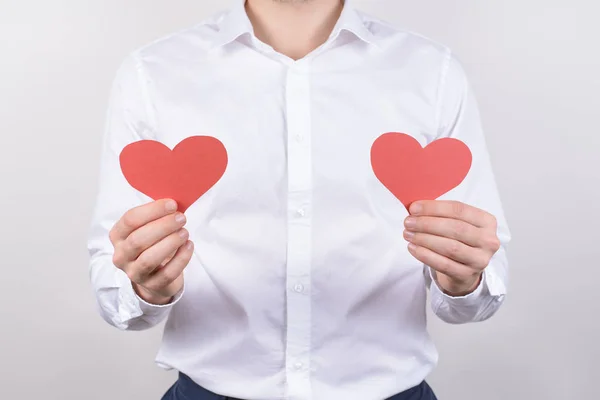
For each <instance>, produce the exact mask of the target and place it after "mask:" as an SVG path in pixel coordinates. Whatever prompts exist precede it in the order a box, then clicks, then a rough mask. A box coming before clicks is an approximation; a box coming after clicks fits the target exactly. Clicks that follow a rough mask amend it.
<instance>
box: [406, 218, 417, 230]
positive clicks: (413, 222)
mask: <svg viewBox="0 0 600 400" xmlns="http://www.w3.org/2000/svg"><path fill="white" fill-rule="evenodd" d="M416 225H417V219H416V218H412V217H408V218H406V220H405V221H404V226H406V227H407V228H414V227H415V226H416Z"/></svg>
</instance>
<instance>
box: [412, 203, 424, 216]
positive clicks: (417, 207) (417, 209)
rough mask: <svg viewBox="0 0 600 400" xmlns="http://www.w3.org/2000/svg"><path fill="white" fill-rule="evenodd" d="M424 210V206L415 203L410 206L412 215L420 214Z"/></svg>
mask: <svg viewBox="0 0 600 400" xmlns="http://www.w3.org/2000/svg"><path fill="white" fill-rule="evenodd" d="M422 210H423V206H422V205H421V204H420V203H413V204H412V205H411V206H410V213H411V214H418V213H420V212H421V211H422Z"/></svg>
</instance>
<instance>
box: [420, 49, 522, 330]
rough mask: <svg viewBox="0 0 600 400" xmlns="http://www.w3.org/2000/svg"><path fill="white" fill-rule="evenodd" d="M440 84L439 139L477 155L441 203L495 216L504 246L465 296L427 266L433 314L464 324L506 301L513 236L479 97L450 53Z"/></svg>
mask: <svg viewBox="0 0 600 400" xmlns="http://www.w3.org/2000/svg"><path fill="white" fill-rule="evenodd" d="M440 81H441V84H440V92H439V103H438V111H437V114H436V118H437V121H438V127H439V130H438V137H439V138H441V137H453V138H456V139H459V140H461V141H463V142H464V143H465V144H466V145H467V146H468V147H469V148H470V149H471V153H472V155H473V162H472V166H471V170H470V171H469V173H468V175H467V177H466V178H465V180H464V181H463V182H462V183H461V184H460V185H459V186H458V187H457V188H455V189H453V190H452V191H450V192H449V193H447V194H446V195H444V196H443V197H442V198H440V199H445V200H458V201H461V202H463V203H465V204H468V205H471V206H474V207H477V208H480V209H482V210H485V211H487V212H489V213H490V214H492V215H494V216H495V217H496V219H497V221H498V228H497V235H498V238H499V240H500V244H501V245H500V249H499V250H498V251H497V252H496V254H495V255H494V256H493V257H492V259H491V261H490V263H489V265H488V267H487V268H486V269H485V270H484V274H483V279H482V280H481V282H480V284H479V286H478V287H477V289H476V290H475V291H474V292H472V293H470V294H468V295H466V296H461V297H452V296H449V295H447V294H445V293H444V292H443V291H442V290H440V288H439V286H438V285H437V283H436V281H435V279H434V278H435V276H434V274H433V273H432V270H431V268H430V267H428V266H426V268H425V278H426V281H427V283H428V285H429V287H430V297H431V307H432V309H433V312H434V313H435V314H436V315H437V316H438V317H439V318H441V319H442V320H444V321H446V322H449V323H453V324H462V323H468V322H477V321H483V320H486V319H488V318H490V317H491V316H492V315H494V314H495V313H496V311H497V310H498V309H499V308H500V306H501V305H502V303H503V302H504V298H505V295H506V291H507V281H508V261H507V256H506V246H507V244H508V243H509V241H510V239H511V234H510V231H509V229H508V226H507V222H506V220H505V217H504V211H503V208H502V204H501V200H500V196H499V194H498V190H497V187H496V181H495V177H494V173H493V171H492V166H491V162H490V157H489V154H488V150H487V145H486V140H485V137H484V134H483V130H482V124H481V121H480V116H479V110H478V105H477V101H476V99H475V95H474V93H473V90H472V88H471V86H470V84H469V82H468V79H467V77H466V74H465V71H464V69H463V67H462V66H461V64H460V62H459V61H458V60H457V59H456V58H455V57H454V56H453V55H452V54H451V53H450V52H448V53H447V57H446V60H445V63H444V67H443V68H442V76H441V80H440Z"/></svg>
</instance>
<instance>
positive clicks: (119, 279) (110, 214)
mask: <svg viewBox="0 0 600 400" xmlns="http://www.w3.org/2000/svg"><path fill="white" fill-rule="evenodd" d="M142 72H143V71H142V67H141V65H140V63H139V59H138V58H137V56H136V54H135V53H134V54H132V55H130V56H129V57H127V58H126V59H125V61H124V62H123V63H122V64H121V66H120V68H119V70H118V72H117V75H116V78H115V79H114V82H113V85H112V89H111V93H110V99H109V105H108V114H107V117H106V125H105V132H104V136H103V141H102V153H101V160H100V177H99V190H98V195H97V199H96V204H95V208H94V212H93V217H92V223H91V229H90V232H89V237H88V251H89V255H90V264H89V272H90V280H91V283H92V287H93V290H94V293H95V298H96V305H97V309H98V311H99V313H100V315H101V316H102V318H103V319H104V320H105V321H107V322H108V323H109V324H111V325H113V326H115V327H117V328H119V329H122V330H144V329H148V328H150V327H152V326H154V325H157V324H158V323H160V322H161V321H162V320H164V319H165V317H166V316H167V315H168V313H169V310H170V309H171V308H172V307H173V305H174V304H175V303H177V301H179V299H180V298H181V296H182V295H183V291H184V290H183V289H182V290H181V291H180V292H179V293H177V294H176V296H175V297H174V300H173V301H172V302H171V303H170V304H167V305H152V304H149V303H147V302H145V301H144V300H142V299H141V298H140V297H139V296H138V295H137V294H136V292H135V291H134V290H133V286H132V284H131V281H130V280H129V278H128V277H127V275H126V274H125V273H124V272H123V271H121V270H120V269H118V268H117V267H115V265H114V264H113V261H112V259H113V251H114V249H113V246H112V243H111V242H110V240H109V236H108V235H109V232H110V230H111V228H112V227H113V225H114V224H115V222H117V221H118V219H119V218H121V216H122V215H123V214H124V213H125V212H126V211H127V210H129V209H131V208H133V207H136V206H139V205H141V204H144V203H147V202H148V201H150V199H149V198H147V197H146V196H145V195H143V194H141V193H140V192H138V191H137V190H135V189H133V188H132V187H131V186H130V185H129V184H128V182H127V181H126V179H125V177H124V176H123V173H122V172H121V168H120V163H119V155H120V153H121V150H122V149H123V148H124V147H125V146H126V145H128V144H129V143H132V142H135V141H138V140H143V139H153V138H155V135H154V134H153V132H154V126H155V124H154V123H153V121H152V115H153V113H152V108H151V107H152V105H151V103H150V101H149V99H148V95H147V92H146V89H145V84H146V81H145V78H144V76H143V73H142Z"/></svg>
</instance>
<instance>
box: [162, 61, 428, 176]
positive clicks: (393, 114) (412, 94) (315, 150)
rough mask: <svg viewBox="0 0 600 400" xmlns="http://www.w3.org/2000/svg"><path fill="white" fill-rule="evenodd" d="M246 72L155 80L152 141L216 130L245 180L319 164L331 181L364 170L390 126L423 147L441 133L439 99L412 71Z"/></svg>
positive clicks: (214, 133)
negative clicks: (377, 142) (437, 121)
mask: <svg viewBox="0 0 600 400" xmlns="http://www.w3.org/2000/svg"><path fill="white" fill-rule="evenodd" d="M244 72H245V71H244V70H243V68H242V69H240V70H239V71H238V73H237V75H236V74H234V72H233V71H231V70H229V69H228V68H225V71H224V72H222V73H218V72H217V71H216V70H215V71H212V73H205V74H198V75H197V76H196V75H190V74H182V75H181V76H178V75H169V76H168V77H164V79H158V78H157V79H155V80H154V84H153V87H152V97H153V99H154V102H153V103H154V112H155V117H156V118H155V119H156V122H157V132H156V133H155V135H156V139H157V140H160V141H161V142H163V143H164V144H166V145H167V146H169V147H171V148H173V147H174V146H175V145H176V144H177V143H179V142H180V141H182V140H183V139H185V138H187V137H190V136H194V135H207V136H213V137H215V138H217V139H219V140H220V141H221V142H222V143H223V144H224V146H225V148H226V149H227V153H228V156H229V171H230V172H231V173H236V175H237V176H239V178H240V179H252V178H253V177H256V176H260V177H263V178H265V179H269V176H270V177H271V179H278V177H279V175H281V174H282V173H283V172H284V171H285V173H287V174H293V173H294V172H298V173H299V172H300V171H303V172H304V173H308V172H313V171H318V172H319V173H318V174H316V175H315V176H314V178H316V179H322V180H323V181H324V182H323V183H326V181H327V180H328V179H332V180H337V179H339V178H343V177H347V176H348V174H352V175H353V176H355V177H357V178H359V179H360V177H364V176H365V175H368V174H369V172H370V150H371V147H372V145H373V143H374V141H375V140H376V139H377V138H378V137H379V136H381V135H382V134H384V133H386V132H402V133H405V134H408V135H411V136H413V137H414V138H415V139H416V140H417V141H419V142H420V143H421V145H426V144H428V143H429V142H430V141H432V140H433V139H434V138H435V135H436V121H435V98H433V96H431V95H429V94H428V93H425V92H424V91H423V87H424V85H423V84H422V83H421V82H418V79H412V78H411V76H410V74H409V73H408V71H406V72H405V73H403V72H402V71H390V70H385V69H384V70H378V69H358V70H348V71H345V72H340V71H320V72H319V71H311V70H310V69H296V68H293V67H286V66H281V65H269V67H267V68H264V69H262V70H257V71H252V70H250V72H248V71H246V73H244ZM235 171H237V172H235ZM312 183H313V184H314V179H313V182H312Z"/></svg>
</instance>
